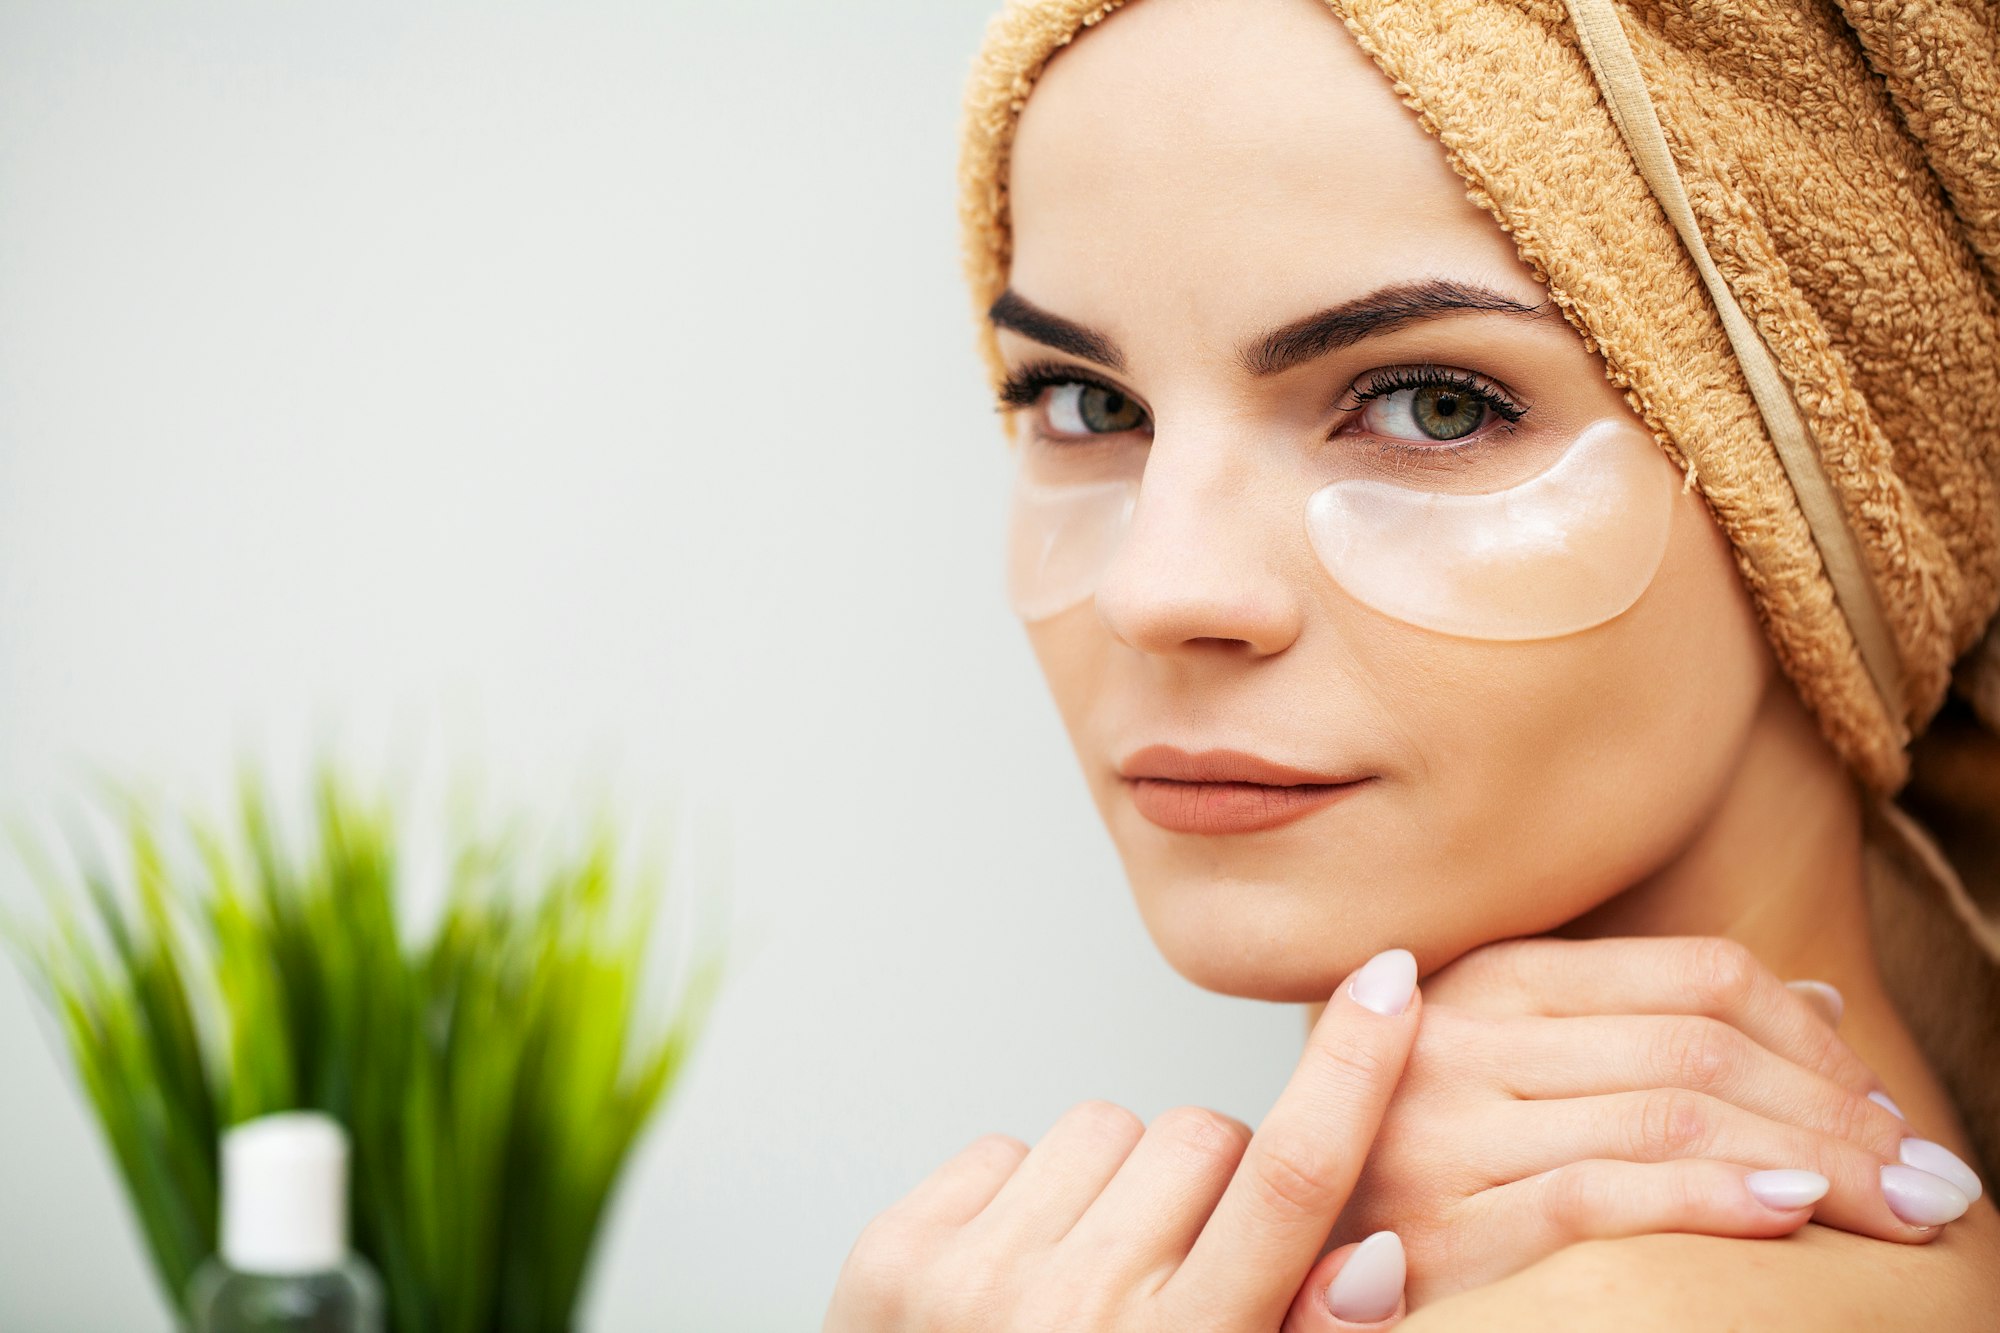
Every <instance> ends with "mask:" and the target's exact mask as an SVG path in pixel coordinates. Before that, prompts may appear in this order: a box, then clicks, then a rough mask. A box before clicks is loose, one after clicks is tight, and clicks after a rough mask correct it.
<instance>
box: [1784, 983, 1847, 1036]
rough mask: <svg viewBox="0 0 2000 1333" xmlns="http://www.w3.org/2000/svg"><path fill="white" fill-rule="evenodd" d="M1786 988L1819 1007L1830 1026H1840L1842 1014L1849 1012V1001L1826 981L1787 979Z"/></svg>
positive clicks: (1816, 1007)
mask: <svg viewBox="0 0 2000 1333" xmlns="http://www.w3.org/2000/svg"><path fill="white" fill-rule="evenodd" d="M1785 989H1786V990H1788V991H1791V992H1792V993H1793V994H1794V995H1797V996H1798V997H1799V998H1800V999H1802V1000H1804V1001H1805V1002H1806V1003H1807V1004H1810V1005H1811V1006H1813V1007H1814V1008H1815V1009H1818V1010H1819V1011H1820V1013H1821V1015H1822V1016H1823V1017H1824V1018H1825V1019H1826V1021H1827V1023H1828V1025H1829V1026H1832V1027H1839V1026H1840V1016H1841V1015H1842V1014H1844V1013H1846V1012H1847V1001H1846V1000H1845V999H1843V998H1842V997H1841V994H1840V992H1839V991H1837V990H1835V989H1834V988H1833V987H1832V986H1830V985H1828V984H1827V983H1826V982H1824V981H1787V982H1786V983H1785Z"/></svg>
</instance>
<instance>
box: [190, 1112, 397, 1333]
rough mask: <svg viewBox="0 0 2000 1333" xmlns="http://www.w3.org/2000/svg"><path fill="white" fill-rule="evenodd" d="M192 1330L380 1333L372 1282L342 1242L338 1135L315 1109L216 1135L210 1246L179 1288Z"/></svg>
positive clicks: (343, 1175)
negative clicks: (218, 1223)
mask: <svg viewBox="0 0 2000 1333" xmlns="http://www.w3.org/2000/svg"><path fill="white" fill-rule="evenodd" d="M188 1314H189V1317H190V1319H191V1321H192V1328H193V1333H381V1330H382V1287H381V1282H380V1280H379V1279H378V1278H377V1277H376V1275H375V1272H374V1270H373V1269H372V1268H371V1267H369V1265H368V1262H367V1261H366V1260H365V1259H363V1258H362V1257H361V1256H360V1255H358V1254H352V1253H350V1252H349V1251H348V1248H347V1134H346V1131H344V1130H343V1129H342V1128H341V1127H340V1123H339V1122H338V1121H336V1120H334V1119H333V1118H331V1117H330V1116H326V1115H323V1114H321V1113H320V1112H317V1111H282V1112H279V1113H277V1114H275V1115H267V1116H260V1117H258V1118H257V1119H255V1120H245V1121H243V1122H242V1123H240V1124H237V1125H234V1126H232V1127H230V1128H229V1129H228V1130H226V1131H225V1132H224V1133H223V1135H222V1237H221V1248H220V1251H219V1252H218V1253H216V1254H214V1255H211V1256H210V1257H209V1258H208V1259H207V1261H205V1262H204V1263H203V1264H202V1266H201V1267H200V1268H199V1269H197V1270H196V1271H195V1274H194V1276H193V1277H192V1278H191V1279H190V1280H189V1285H188Z"/></svg>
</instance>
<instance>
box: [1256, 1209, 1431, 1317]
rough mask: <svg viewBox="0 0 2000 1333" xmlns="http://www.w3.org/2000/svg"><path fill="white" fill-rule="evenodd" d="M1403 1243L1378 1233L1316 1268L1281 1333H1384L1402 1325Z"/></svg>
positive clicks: (1387, 1233) (1391, 1234)
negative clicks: (1351, 1332) (1349, 1332)
mask: <svg viewBox="0 0 2000 1333" xmlns="http://www.w3.org/2000/svg"><path fill="white" fill-rule="evenodd" d="M1403 1278H1404V1261H1403V1240H1402V1237H1400V1236H1398V1235H1397V1234H1396V1233H1395V1232H1393V1231H1378V1232H1376V1233H1375V1234H1374V1235H1372V1236H1370V1237H1368V1239H1366V1240H1362V1241H1356V1242H1355V1243H1354V1244H1352V1245H1343V1246H1341V1247H1340V1248H1339V1249H1337V1250H1334V1251H1331V1252H1330V1253H1328V1254H1327V1255H1326V1257H1325V1258H1323V1259H1321V1260H1320V1261H1319V1262H1318V1263H1316V1264H1314V1265H1313V1266H1312V1269H1311V1271H1310V1272H1308V1273H1307V1274H1306V1280H1305V1281H1304V1282H1303V1283H1301V1284H1300V1285H1299V1294H1298V1295H1297V1296H1296V1297H1294V1298H1293V1300H1292V1308H1291V1311H1290V1313H1288V1314H1287V1315H1286V1316H1285V1326H1284V1328H1283V1330H1282V1331H1281V1333H1347V1330H1353V1333H1380V1330H1383V1329H1390V1328H1394V1327H1395V1326H1396V1325H1397V1324H1400V1323H1402V1322H1403V1316H1404V1315H1405V1314H1407V1313H1408V1310H1407V1308H1406V1306H1405V1303H1404V1300H1403Z"/></svg>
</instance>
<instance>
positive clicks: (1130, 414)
mask: <svg viewBox="0 0 2000 1333" xmlns="http://www.w3.org/2000/svg"><path fill="white" fill-rule="evenodd" d="M1145 424H1146V412H1145V409H1143V408H1141V407H1140V406H1139V405H1138V404H1137V403H1135V402H1133V401H1132V400H1131V399H1130V398H1128V397H1126V396H1125V395H1124V394H1122V393H1119V392H1118V391H1117V390H1116V389H1107V388H1105V387H1104V386H1102V385H1099V384H1085V383H1083V382H1081V381H1078V380H1072V381H1070V382H1068V383H1066V384H1058V385H1056V386H1055V389H1054V391H1053V392H1052V393H1050V395H1049V425H1051V426H1052V427H1054V428H1055V429H1056V430H1058V431H1060V432H1062V433H1063V434H1065V435H1116V434H1117V433H1119V432H1120V431H1128V430H1137V429H1139V427H1141V426H1143V425H1145Z"/></svg>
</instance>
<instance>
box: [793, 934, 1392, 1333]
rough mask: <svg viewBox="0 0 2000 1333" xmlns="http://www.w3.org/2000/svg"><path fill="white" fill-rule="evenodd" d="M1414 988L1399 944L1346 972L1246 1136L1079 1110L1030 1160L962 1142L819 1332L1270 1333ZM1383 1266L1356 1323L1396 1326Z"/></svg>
mask: <svg viewBox="0 0 2000 1333" xmlns="http://www.w3.org/2000/svg"><path fill="white" fill-rule="evenodd" d="M1416 980H1417V971H1416V961H1415V960H1414V959H1413V958H1412V957H1411V956H1410V954H1409V953H1408V952H1406V951H1404V950H1401V949H1391V950H1389V951H1387V952H1386V953H1381V954H1378V955H1376V956H1375V957H1374V958H1372V959H1370V960H1369V961H1368V962H1367V963H1366V964H1365V965H1364V966H1362V967H1361V968H1359V969H1357V970H1356V971H1355V973H1354V974H1353V975H1352V976H1351V977H1350V978H1349V979H1348V982H1347V983H1346V984H1345V985H1343V986H1342V987H1341V988H1340V989H1339V990H1338V991H1337V992H1336V993H1335V995H1334V997H1333V999H1332V1000H1331V1001H1330V1002H1329V1003H1328V1004H1327V1007H1326V1011H1325V1012H1324V1013H1323V1014H1321V1015H1320V1019H1319V1021H1318V1022H1317V1023H1316V1024H1314V1026H1313V1030H1312V1033H1311V1035H1310V1036H1309V1037H1308V1038H1307V1041H1306V1048H1305V1053H1304V1055H1303V1056H1302V1057H1301V1058H1300V1060H1299V1064H1298V1068H1297V1069H1296V1070H1295V1071H1294V1072H1293V1074H1292V1077H1291V1081H1290V1082H1288V1083H1287V1084H1286V1085H1285V1090H1284V1092H1283V1093H1282V1094H1281V1095H1280V1096H1279V1098H1278V1101H1277V1103H1276V1105H1274V1106H1273V1107H1272V1108H1271V1112H1270V1114H1269V1115H1267V1116H1266V1117H1265V1119H1264V1123H1263V1124H1262V1125H1261V1126H1260V1127H1259V1128H1258V1129H1257V1131H1256V1132H1255V1134H1252V1133H1251V1132H1250V1130H1249V1129H1248V1128H1247V1127H1246V1126H1244V1125H1243V1124H1242V1123H1241V1122H1239V1121H1236V1120H1233V1119H1231V1118H1230V1117H1228V1116H1224V1115H1218V1114H1216V1113H1215V1112H1212V1111H1205V1110H1201V1109H1199V1108H1195V1107H1182V1108H1178V1109H1176V1110H1172V1111H1168V1112H1166V1113H1165V1114H1163V1115H1161V1116H1159V1117H1157V1118H1156V1119H1155V1120H1154V1121H1153V1123H1152V1125H1151V1126H1150V1127H1147V1126H1143V1125H1142V1124H1141V1123H1140V1121H1139V1119H1138V1117H1137V1116H1134V1115H1133V1114H1132V1113H1131V1112H1129V1111H1126V1110H1123V1109H1121V1108H1119V1107H1116V1106H1113V1105H1111V1104H1110V1103H1108V1102H1101V1101H1093V1102H1084V1103H1083V1104H1081V1105H1079V1106H1077V1107H1076V1108H1074V1109H1073V1110H1071V1111H1069V1112H1068V1113H1067V1114H1065V1115H1064V1116H1063V1117H1062V1118H1061V1119H1060V1120H1058V1121H1057V1122H1056V1124H1055V1126H1054V1128H1052V1129H1051V1130H1050V1131H1049V1132H1048V1133H1047V1134H1046V1135H1044V1136H1043V1138H1042V1140H1041V1142H1040V1143H1038V1144H1036V1145H1035V1146H1034V1148H1033V1149H1032V1150H1031V1149H1029V1148H1028V1147H1027V1145H1026V1144H1023V1143H1022V1142H1020V1141H1019V1140H1018V1139H1013V1138H1009V1137H1007V1136H1006V1135H1001V1134H989V1135H986V1136H984V1137H982V1138H980V1139H978V1140H976V1141H975V1142H974V1143H972V1144H971V1146H969V1147H967V1148H966V1149H965V1150H964V1151H963V1152H961V1153H959V1154H958V1155H957V1156H956V1157H954V1158H952V1159H951V1160H950V1161H948V1162H946V1163H945V1164H944V1165H943V1166H942V1167H940V1168H938V1170H937V1171H936V1172H934V1173H933V1174H932V1175H931V1176H930V1177H929V1178H928V1179H927V1180H925V1181H924V1182H923V1183H922V1184H920V1185H918V1186H917V1188H916V1189H915V1190H913V1191H911V1193H910V1194H909V1195H907V1196H906V1197H904V1198H903V1199H901V1200H899V1201H898V1202H897V1203H895V1204H894V1205H892V1206H891V1207H890V1208H888V1209H887V1210H886V1211H885V1212H883V1213H882V1214H881V1215H879V1216H878V1217H876V1218H875V1219H874V1220H873V1221H871V1222H870V1223H869V1224H868V1226H867V1227H866V1228H865V1229H864V1230H863V1231H862V1233H861V1237H860V1239H859V1240H857V1241H856V1242H855V1244H854V1247H853V1249H852V1250H851V1251H850V1252H849V1253H848V1256H847V1261H846V1263H845V1264H844V1265H843V1266H842V1268H841V1271H840V1277H839V1280H838V1282H837V1283H836V1285H835V1289H834V1293H833V1301H832V1304H831V1306H830V1307H829V1309H828V1311H827V1316H826V1323H825V1326H824V1327H825V1330H826V1333H915V1331H916V1330H949V1331H950V1333H1000V1331H1001V1330H1005V1331H1007V1333H1024V1331H1025V1330H1049V1329H1058V1328H1060V1329H1074V1330H1082V1329H1089V1330H1094V1331H1103V1333H1112V1331H1115V1333H1137V1331H1140V1330H1143V1331H1144V1333H1168V1331H1169V1330H1187V1329H1201V1330H1204V1333H1272V1330H1274V1329H1276V1328H1278V1327H1279V1325H1280V1323H1281V1322H1283V1321H1284V1320H1285V1318H1286V1314H1287V1311H1288V1310H1289V1309H1290V1308H1291V1306H1292V1305H1293V1299H1294V1297H1295V1295H1296V1294H1297V1293H1298V1292H1299V1289H1300V1284H1301V1282H1302V1281H1303V1280H1304V1278H1305V1276H1306V1273H1307V1270H1309V1269H1312V1268H1313V1267H1314V1266H1315V1260H1316V1259H1317V1257H1318V1255H1319V1252H1320V1248H1321V1246H1322V1245H1323V1244H1324V1243H1325V1241H1326V1237H1327V1233H1328V1231H1329V1230H1331V1229H1332V1227H1333V1224H1334V1219H1335V1218H1336V1217H1338V1216H1339V1215H1340V1211H1341V1209H1342V1207H1343V1206H1345V1205H1346V1203H1347V1201H1348V1195H1349V1191H1350V1189H1351V1188H1352V1187H1353V1184H1354V1180H1355V1176H1356V1173H1357V1172H1358V1171H1359V1170H1360V1169H1361V1164H1362V1160H1363V1158H1364V1157H1366V1155H1367V1153H1368V1149H1369V1144H1370V1143H1371V1141H1372V1140H1373V1139H1374V1137H1375V1131H1376V1127H1377V1125H1378V1124H1379V1123H1380V1121H1381V1118H1382V1113H1383V1109H1384V1108H1385V1107H1386V1106H1387V1105H1388V1103H1389V1098H1390V1094H1391V1093H1392V1092H1393V1091H1394V1090H1395V1087H1396V1083H1397V1080H1398V1079H1399V1078H1400V1077H1401V1076H1402V1073H1403V1067H1404V1063H1405V1061H1406V1060H1407V1059H1408V1058H1409V1054H1410V1048H1411V1046H1412V1044H1413V1043H1414V1042H1415V1040H1416V1035H1417V1027H1418V1015H1419V1010H1420V1007H1421V1006H1420V1003H1419V1001H1418V999H1417V997H1416ZM1396 1258H1397V1260H1398V1267H1397V1268H1396V1269H1395V1271H1394V1272H1393V1273H1392V1274H1389V1273H1380V1274H1378V1275H1377V1276H1376V1277H1375V1278H1373V1279H1372V1280H1373V1281H1374V1283H1375V1287H1374V1289H1372V1290H1370V1291H1364V1292H1361V1293H1360V1295H1361V1296H1362V1297H1372V1298H1373V1299H1374V1300H1376V1301H1377V1302H1378V1303H1379V1304H1380V1307H1381V1308H1380V1309H1379V1311H1378V1310H1361V1311H1360V1313H1363V1314H1366V1315H1367V1316H1368V1317H1370V1318H1375V1319H1380V1318H1382V1317H1383V1316H1391V1317H1394V1316H1397V1315H1399V1314H1400V1307H1399V1304H1398V1301H1397V1298H1398V1297H1399V1296H1400V1288H1401V1278H1402V1272H1401V1269H1400V1266H1399V1265H1400V1255H1398V1256H1396ZM1370 1262H1371V1263H1374V1265H1375V1268H1376V1269H1378V1270H1379V1269H1381V1268H1382V1265H1381V1264H1380V1263H1379V1262H1378V1261H1377V1260H1376V1259H1374V1258H1371V1261H1370ZM1364 1276H1366V1275H1365V1274H1364ZM1390 1277H1393V1279H1394V1283H1393V1286H1391V1285H1389V1283H1388V1279H1389V1278H1390ZM1385 1287H1386V1288H1387V1290H1386V1294H1385V1292H1384V1290H1383V1288H1385ZM1314 1327H1325V1328H1338V1327H1340V1325H1338V1324H1334V1323H1326V1324H1321V1325H1314Z"/></svg>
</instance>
